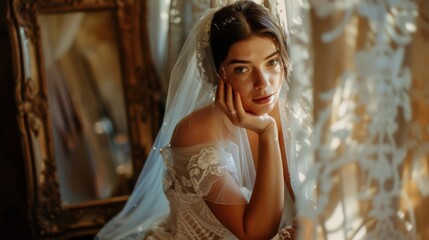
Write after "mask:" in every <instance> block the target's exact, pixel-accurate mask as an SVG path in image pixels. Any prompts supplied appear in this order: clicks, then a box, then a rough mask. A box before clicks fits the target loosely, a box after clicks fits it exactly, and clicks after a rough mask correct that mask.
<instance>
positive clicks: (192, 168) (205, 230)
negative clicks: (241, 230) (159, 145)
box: [147, 142, 293, 240]
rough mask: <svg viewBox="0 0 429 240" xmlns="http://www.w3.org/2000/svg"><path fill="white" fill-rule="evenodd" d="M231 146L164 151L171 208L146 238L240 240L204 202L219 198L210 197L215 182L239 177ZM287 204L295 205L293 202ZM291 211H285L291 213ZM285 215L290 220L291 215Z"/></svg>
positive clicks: (245, 189)
mask: <svg viewBox="0 0 429 240" xmlns="http://www.w3.org/2000/svg"><path fill="white" fill-rule="evenodd" d="M226 144H228V145H229V146H228V147H227V148H228V149H232V150H231V151H232V152H227V151H225V148H224V147H223V145H226ZM231 145H232V146H234V144H233V143H231V142H225V143H205V144H201V145H197V146H192V147H186V148H171V147H165V148H163V149H162V150H161V154H162V156H163V160H164V164H165V166H166V169H167V172H166V175H165V177H164V192H165V194H166V196H167V198H168V200H169V202H170V209H171V211H170V215H169V216H168V217H166V218H165V219H163V220H162V221H161V222H160V223H158V224H157V225H156V226H155V227H154V228H153V229H152V231H151V232H150V233H149V235H148V237H147V239H149V240H152V239H237V238H236V237H235V236H234V235H233V234H232V233H231V232H230V231H229V230H228V229H226V228H225V227H224V226H223V225H222V224H221V223H220V222H219V221H218V220H217V219H216V217H215V216H214V215H213V214H212V213H211V211H210V209H209V208H208V207H207V205H206V203H205V201H204V200H209V201H216V199H208V198H207V194H208V193H209V191H210V189H211V186H212V185H213V183H214V182H216V181H218V180H219V181H222V179H223V178H226V177H228V178H229V179H230V178H231V177H232V179H238V177H239V176H237V173H238V172H237V166H236V164H235V162H234V159H233V156H234V155H235V153H234V152H233V151H234V147H232V148H231ZM237 182H239V181H237ZM240 189H241V191H242V193H243V194H244V196H245V197H246V198H247V200H248V199H249V198H250V195H251V192H250V191H249V190H248V188H247V187H246V186H240ZM211 195H212V194H211ZM288 199H289V200H290V197H289V198H288ZM226 204H228V203H226ZM231 204H233V203H231ZM287 204H288V205H290V206H291V205H293V203H291V202H289V203H287ZM290 210H291V208H288V210H287V211H285V212H288V213H289V214H290V213H291V211H290ZM286 218H288V221H286V222H288V223H290V220H291V216H287V217H286Z"/></svg>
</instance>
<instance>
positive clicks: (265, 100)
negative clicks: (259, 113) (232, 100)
mask: <svg viewBox="0 0 429 240" xmlns="http://www.w3.org/2000/svg"><path fill="white" fill-rule="evenodd" d="M273 98H274V94H270V95H265V96H263V97H258V98H254V99H252V101H253V102H255V103H257V104H265V103H269V102H271V100H272V99H273Z"/></svg>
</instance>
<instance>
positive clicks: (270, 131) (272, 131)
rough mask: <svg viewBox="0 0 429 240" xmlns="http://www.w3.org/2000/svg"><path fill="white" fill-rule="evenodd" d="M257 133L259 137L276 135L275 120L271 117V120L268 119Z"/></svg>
mask: <svg viewBox="0 0 429 240" xmlns="http://www.w3.org/2000/svg"><path fill="white" fill-rule="evenodd" d="M257 134H258V135H259V138H264V137H270V138H272V137H277V124H276V121H275V120H274V119H272V120H271V121H269V123H268V124H267V126H266V127H265V128H263V129H262V130H261V131H259V132H257Z"/></svg>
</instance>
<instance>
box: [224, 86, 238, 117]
mask: <svg viewBox="0 0 429 240" xmlns="http://www.w3.org/2000/svg"><path fill="white" fill-rule="evenodd" d="M233 94H234V90H233V89H232V86H231V84H229V83H227V84H226V96H225V98H226V99H225V102H226V106H227V108H228V111H229V112H230V113H231V115H235V114H236V113H237V112H236V109H235V107H234V96H233Z"/></svg>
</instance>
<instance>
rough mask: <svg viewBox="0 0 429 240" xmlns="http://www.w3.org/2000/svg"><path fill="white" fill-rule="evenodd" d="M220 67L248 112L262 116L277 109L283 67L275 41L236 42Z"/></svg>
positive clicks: (253, 39) (252, 40)
mask: <svg viewBox="0 0 429 240" xmlns="http://www.w3.org/2000/svg"><path fill="white" fill-rule="evenodd" d="M221 68H222V69H221V72H222V71H223V74H224V75H225V77H226V81H227V82H228V83H229V84H231V86H232V88H233V89H234V90H235V91H237V92H238V93H239V94H240V97H241V101H242V103H243V107H244V109H245V110H246V111H247V112H249V113H252V114H256V115H262V114H265V113H270V112H271V111H272V110H273V109H274V107H275V105H276V104H277V99H278V95H279V92H280V88H281V84H282V80H283V76H284V67H283V62H282V59H281V56H280V52H279V50H278V49H277V45H276V43H275V41H274V40H273V39H271V38H268V37H260V36H253V37H251V38H249V39H246V40H243V41H240V42H236V43H234V44H233V45H232V46H231V48H230V50H229V52H228V56H227V57H226V59H225V61H223V62H222V66H221Z"/></svg>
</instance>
